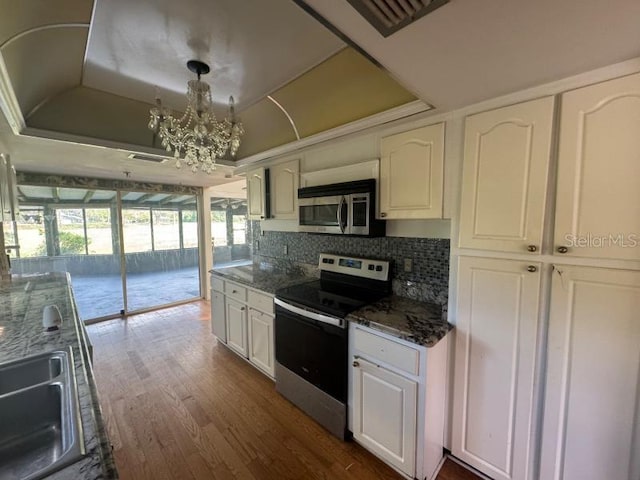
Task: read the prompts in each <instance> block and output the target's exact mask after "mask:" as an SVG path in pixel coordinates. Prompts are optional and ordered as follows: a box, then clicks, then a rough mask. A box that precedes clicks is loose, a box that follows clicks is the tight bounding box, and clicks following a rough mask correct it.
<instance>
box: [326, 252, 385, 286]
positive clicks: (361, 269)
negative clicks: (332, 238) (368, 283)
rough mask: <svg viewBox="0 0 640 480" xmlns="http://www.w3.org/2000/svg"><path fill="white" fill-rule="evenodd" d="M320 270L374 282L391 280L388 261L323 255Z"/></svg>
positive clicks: (329, 254)
mask: <svg viewBox="0 0 640 480" xmlns="http://www.w3.org/2000/svg"><path fill="white" fill-rule="evenodd" d="M318 268H319V269H320V270H326V271H329V272H336V273H344V274H346V275H353V276H355V277H364V278H371V279H373V280H382V281H385V282H386V281H387V280H389V275H390V273H391V272H390V262H389V261H388V260H372V259H370V258H357V257H346V256H342V255H335V254H332V253H321V254H320V260H319V262H318Z"/></svg>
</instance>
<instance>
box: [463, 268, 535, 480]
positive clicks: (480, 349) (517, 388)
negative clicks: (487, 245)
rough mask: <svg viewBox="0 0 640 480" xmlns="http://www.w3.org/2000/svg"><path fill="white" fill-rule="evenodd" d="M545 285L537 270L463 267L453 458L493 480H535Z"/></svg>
mask: <svg viewBox="0 0 640 480" xmlns="http://www.w3.org/2000/svg"><path fill="white" fill-rule="evenodd" d="M540 281H541V276H540V265H539V264H537V263H530V262H522V261H515V260H502V259H493V258H479V257H460V259H459V269H458V301H457V307H458V312H457V322H456V353H455V355H456V364H455V387H454V394H453V414H452V445H451V447H452V448H451V450H452V452H453V454H454V455H455V456H456V457H458V458H459V459H461V460H463V461H465V462H467V463H468V464H469V465H471V466H473V467H475V468H477V469H478V470H480V471H481V472H483V473H485V474H486V475H487V476H489V477H491V478H493V479H494V480H534V478H537V477H535V474H534V473H533V467H532V465H531V462H532V456H533V455H532V443H533V435H534V431H533V430H534V428H535V421H534V419H533V418H534V413H535V406H534V404H533V398H534V395H535V382H534V380H535V367H536V360H537V355H538V346H537V335H538V325H539V315H538V312H539V299H540V297H539V295H540ZM541 480H542V477H541ZM543 480H547V479H546V478H544V479H543Z"/></svg>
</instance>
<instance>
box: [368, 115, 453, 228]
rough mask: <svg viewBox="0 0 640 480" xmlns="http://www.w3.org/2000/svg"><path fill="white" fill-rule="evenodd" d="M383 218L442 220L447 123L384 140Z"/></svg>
mask: <svg viewBox="0 0 640 480" xmlns="http://www.w3.org/2000/svg"><path fill="white" fill-rule="evenodd" d="M380 156H381V161H380V218H385V219H403V218H404V219H412V218H442V198H443V179H444V174H443V170H444V123H438V124H436V125H431V126H428V127H422V128H418V129H416V130H411V131H408V132H403V133H398V134H396V135H391V136H389V137H384V138H383V139H382V140H381V141H380Z"/></svg>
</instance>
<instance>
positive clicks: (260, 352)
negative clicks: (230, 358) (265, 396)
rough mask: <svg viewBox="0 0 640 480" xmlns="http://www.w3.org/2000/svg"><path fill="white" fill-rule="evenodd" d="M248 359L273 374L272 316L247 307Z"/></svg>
mask: <svg viewBox="0 0 640 480" xmlns="http://www.w3.org/2000/svg"><path fill="white" fill-rule="evenodd" d="M249 360H250V361H251V363H253V364H254V365H255V366H257V367H258V368H260V369H261V370H264V372H265V373H267V374H269V375H270V376H272V377H273V376H274V373H275V372H274V360H275V354H274V343H273V316H272V315H267V314H266V313H262V312H259V311H258V310H254V309H253V308H250V309H249Z"/></svg>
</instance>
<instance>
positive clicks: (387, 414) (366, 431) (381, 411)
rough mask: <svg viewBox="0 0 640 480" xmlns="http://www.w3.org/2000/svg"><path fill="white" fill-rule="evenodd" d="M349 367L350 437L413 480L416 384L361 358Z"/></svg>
mask: <svg viewBox="0 0 640 480" xmlns="http://www.w3.org/2000/svg"><path fill="white" fill-rule="evenodd" d="M352 368H353V436H354V438H355V439H356V440H357V441H358V443H360V444H361V445H363V446H364V447H365V448H367V449H369V450H370V451H371V452H373V453H374V454H376V455H377V456H379V457H380V458H382V459H384V460H386V461H387V462H388V463H389V464H390V465H393V466H394V467H396V468H397V469H398V470H400V471H402V472H404V473H406V474H407V475H409V476H410V477H412V478H413V477H414V475H415V466H416V420H417V401H418V384H417V382H414V381H412V380H409V379H408V378H405V377H402V376H400V375H397V374H395V373H393V372H391V371H389V370H387V369H385V368H382V367H378V366H377V365H374V364H373V363H369V362H367V361H366V360H363V359H361V358H357V359H354V361H353V367H352Z"/></svg>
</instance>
